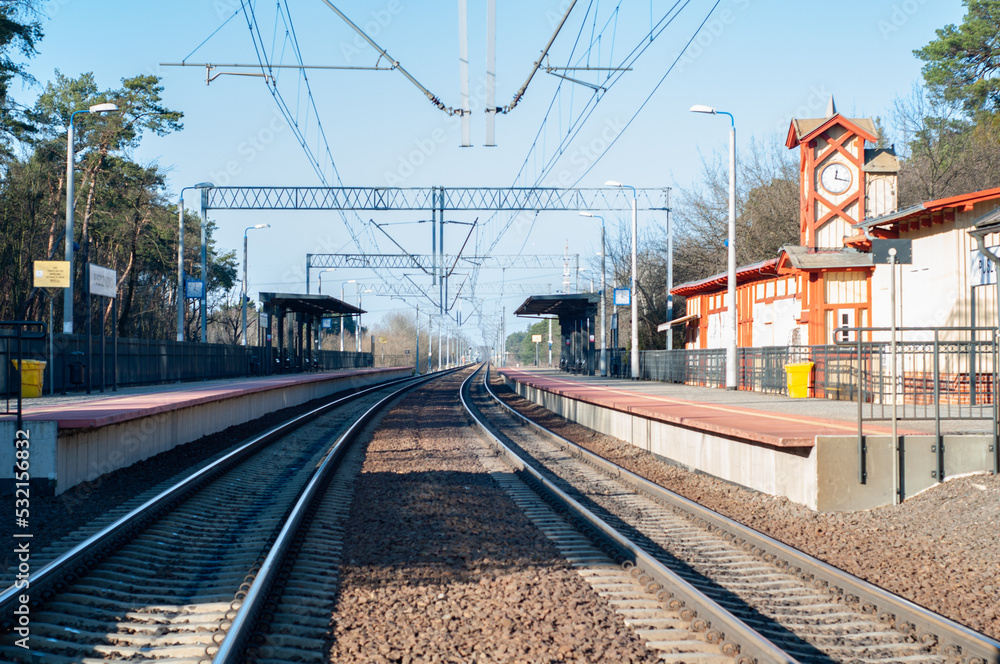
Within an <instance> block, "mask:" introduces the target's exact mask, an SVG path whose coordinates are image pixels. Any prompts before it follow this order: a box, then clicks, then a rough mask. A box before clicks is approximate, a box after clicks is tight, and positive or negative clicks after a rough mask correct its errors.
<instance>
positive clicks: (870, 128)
mask: <svg viewBox="0 0 1000 664" xmlns="http://www.w3.org/2000/svg"><path fill="white" fill-rule="evenodd" d="M831 105H832V103H831ZM837 124H839V125H841V126H843V127H845V128H846V129H848V130H850V131H853V132H854V133H855V134H857V135H858V136H861V137H862V138H863V139H865V140H866V141H871V142H872V143H874V142H875V141H877V140H878V138H877V137H876V136H875V123H874V122H872V120H871V118H845V117H844V116H843V115H841V114H840V113H834V114H833V115H831V116H828V117H825V118H805V119H799V118H793V119H792V123H791V125H790V126H789V127H788V138H786V139H785V146H786V147H787V148H789V149H791V148H794V147H797V146H798V145H799V144H801V143H805V142H807V141H811V140H812V139H813V138H815V137H816V136H818V135H819V134H822V133H823V132H824V131H826V130H827V129H829V128H830V127H832V126H834V125H837Z"/></svg>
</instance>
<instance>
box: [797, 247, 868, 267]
mask: <svg viewBox="0 0 1000 664" xmlns="http://www.w3.org/2000/svg"><path fill="white" fill-rule="evenodd" d="M778 260H779V267H781V268H785V267H787V266H791V267H793V268H795V269H797V270H805V271H807V272H808V271H809V270H835V269H844V268H852V267H871V266H872V265H873V263H872V255H871V254H867V253H863V252H860V251H855V250H854V249H816V248H814V247H799V246H795V245H785V246H784V247H782V248H781V256H780V257H779V259H778Z"/></svg>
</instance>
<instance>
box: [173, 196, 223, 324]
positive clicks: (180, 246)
mask: <svg viewBox="0 0 1000 664" xmlns="http://www.w3.org/2000/svg"><path fill="white" fill-rule="evenodd" d="M214 186H215V185H214V184H212V183H211V182H199V183H198V184H196V185H192V186H190V187H182V188H181V196H180V200H179V201H178V202H177V341H184V308H185V307H186V306H187V297H186V295H185V293H184V192H185V191H187V190H188V189H211V188H212V187H214Z"/></svg>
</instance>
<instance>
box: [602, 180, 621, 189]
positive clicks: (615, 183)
mask: <svg viewBox="0 0 1000 664" xmlns="http://www.w3.org/2000/svg"><path fill="white" fill-rule="evenodd" d="M604 186H606V187H623V186H624V185H623V184H622V183H621V182H618V181H616V180H608V181H607V182H605V183H604Z"/></svg>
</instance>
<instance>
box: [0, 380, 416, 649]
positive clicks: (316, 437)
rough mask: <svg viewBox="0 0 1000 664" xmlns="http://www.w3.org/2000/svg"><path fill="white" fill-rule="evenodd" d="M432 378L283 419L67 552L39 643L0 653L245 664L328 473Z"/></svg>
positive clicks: (52, 581) (34, 626)
mask: <svg viewBox="0 0 1000 664" xmlns="http://www.w3.org/2000/svg"><path fill="white" fill-rule="evenodd" d="M427 380H429V379H428V378H426V377H424V378H417V379H406V380H402V381H395V382H393V383H391V384H389V385H380V386H376V387H374V388H369V389H366V390H361V391H359V392H357V393H355V394H353V395H351V396H349V397H345V398H342V399H338V400H336V401H333V402H331V403H330V404H327V405H326V406H323V407H321V408H317V409H315V410H313V411H311V412H309V413H306V414H303V415H300V416H298V417H295V418H293V419H292V420H290V421H288V422H286V423H284V424H282V425H280V426H278V427H274V428H272V429H271V430H269V431H267V432H266V433H264V434H262V435H260V436H257V437H255V438H253V439H251V440H249V441H248V442H246V443H244V444H243V445H241V446H239V447H238V448H237V449H235V450H233V451H232V452H230V453H228V454H226V455H225V456H223V457H222V458H220V459H219V460H217V461H216V462H214V463H212V464H210V465H208V466H206V467H205V468H203V469H201V470H199V471H197V472H195V473H193V474H192V475H191V476H189V477H187V478H186V479H185V480H183V481H181V482H180V483H178V484H176V485H174V486H173V487H171V488H169V489H167V490H165V491H163V492H161V493H160V494H159V495H158V496H156V497H154V498H151V499H150V500H148V501H146V503H145V504H143V505H142V506H140V507H138V508H136V509H134V510H132V511H131V512H130V513H129V514H127V515H125V516H123V517H121V518H120V519H118V520H117V521H115V522H114V523H112V524H111V525H109V526H107V527H105V528H104V529H102V530H101V531H100V532H98V533H96V534H94V535H93V536H91V537H90V538H88V539H86V540H85V541H83V542H81V543H80V544H78V545H76V546H75V547H73V548H72V549H71V550H70V551H68V552H66V553H64V554H63V555H61V556H59V557H58V558H56V559H55V560H53V561H52V562H50V563H49V564H47V565H46V566H45V567H43V568H41V569H40V570H38V571H37V572H35V573H34V574H33V576H32V579H31V587H30V591H31V597H32V598H34V599H33V601H32V604H31V621H30V630H31V631H30V639H29V641H28V643H29V644H30V648H28V649H24V648H21V647H16V646H15V645H13V643H12V639H8V638H5V639H4V642H3V643H2V644H0V660H3V661H14V662H34V661H44V662H46V663H49V662H101V661H107V660H116V659H121V660H132V661H141V660H151V659H158V660H169V661H172V662H208V661H217V662H237V661H243V651H244V648H245V646H246V645H247V644H248V643H249V641H250V632H252V631H253V630H254V629H255V628H256V626H257V623H258V620H259V619H261V618H263V619H264V620H265V621H266V620H273V619H274V618H275V614H274V612H273V611H272V610H270V609H271V607H267V606H266V599H267V597H268V595H269V591H270V590H271V588H272V586H273V585H274V584H275V583H277V584H278V587H279V588H280V587H283V585H282V583H283V581H282V579H281V578H279V577H280V574H279V572H280V569H281V564H282V560H283V559H284V557H285V556H286V554H287V553H288V551H289V550H296V549H297V548H298V547H299V546H300V545H301V542H302V541H303V537H304V533H306V532H307V530H308V529H307V528H306V527H305V526H306V525H308V521H309V518H310V517H311V516H312V515H313V514H314V513H315V511H316V509H317V505H318V503H317V500H316V499H317V497H318V496H322V495H323V494H324V493H326V494H329V493H330V491H331V486H333V487H334V488H333V489H332V490H333V491H334V493H336V491H337V489H336V488H335V487H336V481H334V482H333V484H332V485H331V483H330V482H328V480H329V479H330V477H332V476H333V475H334V474H335V471H336V470H337V467H338V465H339V463H340V461H341V458H342V456H343V455H344V453H345V452H346V451H347V449H348V447H349V445H350V442H351V441H352V440H353V438H354V437H355V436H356V435H357V433H358V431H360V430H361V429H362V428H363V426H364V425H365V424H366V423H367V422H368V421H369V420H370V419H372V418H373V417H374V416H375V414H376V413H377V412H378V411H379V410H380V409H381V408H383V407H384V406H385V405H386V404H387V403H389V402H391V401H392V400H394V399H395V398H396V397H397V396H399V395H400V394H401V393H403V392H405V391H407V390H409V389H412V388H413V387H415V386H417V385H420V384H422V383H423V382H426V381H427ZM348 457H349V458H350V455H348ZM303 471H306V472H303ZM341 502H343V501H341ZM314 535H315V533H314ZM334 580H335V579H334ZM286 590H288V591H289V594H293V593H292V592H291V591H292V590H294V588H293V589H286ZM23 592H24V590H23V589H18V588H16V587H11V588H8V589H7V590H6V591H4V592H3V593H2V594H0V615H2V616H4V617H7V616H13V615H14V608H15V606H16V604H17V602H18V601H19V600H18V596H19V595H20V594H22V593H23ZM39 599H40V600H41V601H39ZM3 627H4V628H5V629H4V630H3V631H7V632H9V631H10V630H11V629H12V627H13V625H12V624H10V623H8V624H6V625H4V626H3Z"/></svg>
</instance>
